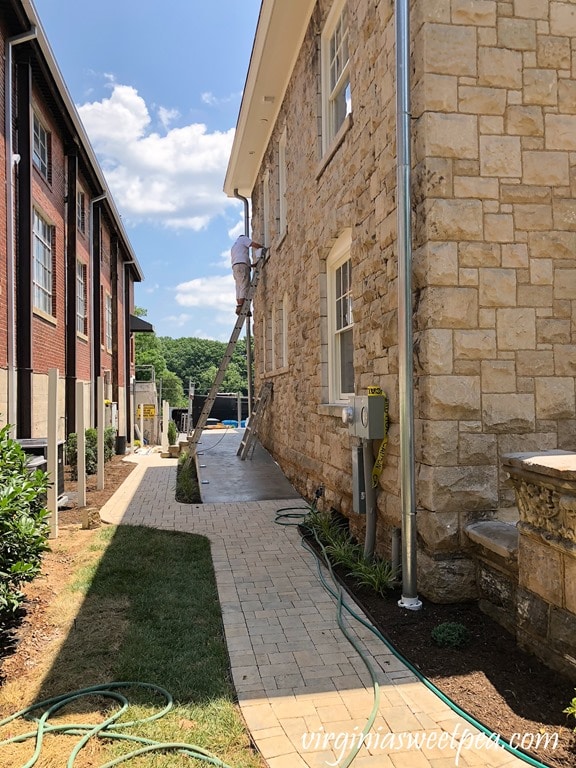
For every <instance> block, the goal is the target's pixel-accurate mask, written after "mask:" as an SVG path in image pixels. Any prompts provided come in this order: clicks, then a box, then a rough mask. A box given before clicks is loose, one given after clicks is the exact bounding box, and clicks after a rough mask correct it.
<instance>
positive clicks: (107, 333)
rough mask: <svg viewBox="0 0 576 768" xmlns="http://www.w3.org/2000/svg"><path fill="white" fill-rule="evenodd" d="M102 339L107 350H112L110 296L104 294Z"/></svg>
mask: <svg viewBox="0 0 576 768" xmlns="http://www.w3.org/2000/svg"><path fill="white" fill-rule="evenodd" d="M104 339H105V346H106V349H107V350H108V351H112V296H110V294H109V293H107V294H106V297H105V300H104Z"/></svg>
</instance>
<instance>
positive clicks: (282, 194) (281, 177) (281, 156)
mask: <svg viewBox="0 0 576 768" xmlns="http://www.w3.org/2000/svg"><path fill="white" fill-rule="evenodd" d="M286 176H287V168H286V129H284V131H283V133H282V135H281V136H280V140H279V142H278V234H279V235H280V237H282V235H283V234H285V232H286V225H287V219H286V188H287V182H286Z"/></svg>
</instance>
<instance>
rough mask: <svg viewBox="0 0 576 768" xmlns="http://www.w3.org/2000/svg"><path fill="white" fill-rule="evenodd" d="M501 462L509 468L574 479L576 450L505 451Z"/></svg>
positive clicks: (575, 474) (575, 477)
mask: <svg viewBox="0 0 576 768" xmlns="http://www.w3.org/2000/svg"><path fill="white" fill-rule="evenodd" d="M502 464H503V466H504V467H506V468H507V469H508V470H510V469H511V468H517V469H523V470H528V471H530V472H536V473H540V474H543V475H549V476H551V477H562V478H564V479H565V480H576V452H575V451H562V450H559V449H555V450H552V451H533V452H531V453H507V454H504V455H503V456H502Z"/></svg>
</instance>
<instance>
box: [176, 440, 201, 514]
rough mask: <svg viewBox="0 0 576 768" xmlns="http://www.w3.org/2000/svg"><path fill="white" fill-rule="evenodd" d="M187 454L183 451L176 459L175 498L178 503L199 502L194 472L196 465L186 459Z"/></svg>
mask: <svg viewBox="0 0 576 768" xmlns="http://www.w3.org/2000/svg"><path fill="white" fill-rule="evenodd" d="M188 457H189V454H188V453H187V452H186V451H184V452H183V453H181V454H180V457H179V459H178V467H177V468H176V493H175V498H176V501H178V502H179V503H180V504H200V503H201V502H202V497H201V495H200V486H199V485H198V476H197V474H196V465H195V463H194V462H193V461H188Z"/></svg>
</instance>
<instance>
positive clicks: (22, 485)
mask: <svg viewBox="0 0 576 768" xmlns="http://www.w3.org/2000/svg"><path fill="white" fill-rule="evenodd" d="M26 462H27V456H26V453H25V452H24V450H23V449H22V447H21V446H20V445H19V444H18V443H17V442H16V441H15V440H13V439H12V438H11V437H10V426H8V425H7V426H5V427H3V428H2V429H0V622H2V623H4V622H5V621H6V620H7V619H8V618H9V617H10V616H11V615H13V614H14V613H15V611H16V610H17V609H18V607H19V606H20V605H21V604H22V601H23V600H24V595H23V594H22V592H21V591H20V589H19V587H20V585H21V584H23V583H24V582H28V581H32V579H34V577H35V576H37V575H38V574H39V573H40V565H41V559H42V553H43V552H45V551H46V550H47V549H48V531H49V528H48V521H47V518H48V514H49V513H48V511H47V509H46V507H45V499H46V491H47V489H48V485H49V482H48V480H49V478H48V475H47V473H46V472H43V471H42V470H40V469H37V470H35V471H30V469H29V468H28V467H27V466H26Z"/></svg>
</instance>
